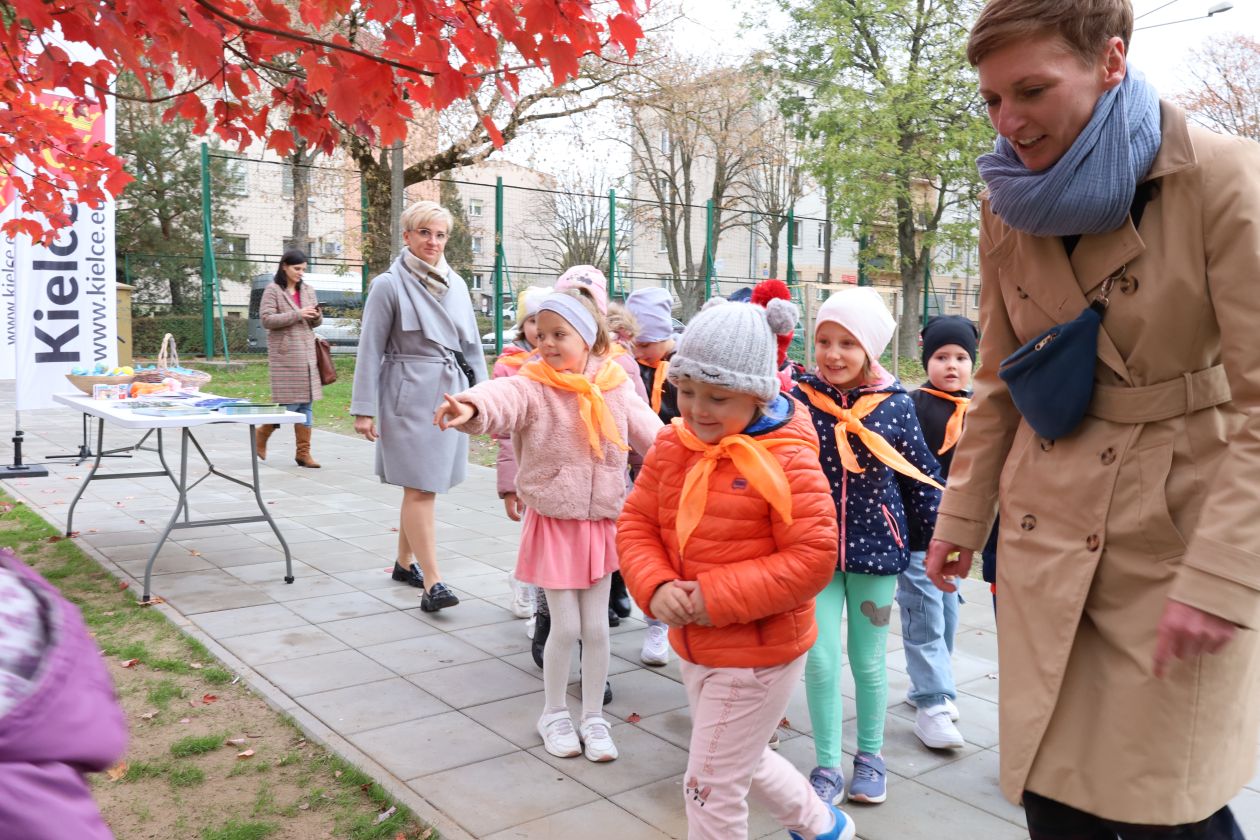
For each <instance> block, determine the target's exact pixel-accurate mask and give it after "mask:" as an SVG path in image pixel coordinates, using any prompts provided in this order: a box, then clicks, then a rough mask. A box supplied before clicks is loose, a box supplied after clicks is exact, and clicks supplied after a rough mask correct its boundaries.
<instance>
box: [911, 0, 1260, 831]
mask: <svg viewBox="0 0 1260 840" xmlns="http://www.w3.org/2000/svg"><path fill="white" fill-rule="evenodd" d="M1131 30H1132V9H1131V8H1130V6H1129V3H1128V2H1127V0H992V2H990V3H989V4H988V5H987V6H986V7H985V9H984V11H983V12H982V14H981V16H980V18H979V20H978V22H977V23H976V26H975V29H974V30H973V32H972V37H971V43H970V45H969V49H968V56H969V59H970V60H971V62H972V63H973V64H974V65H976V66H977V70H978V73H979V80H980V90H981V96H982V98H983V99H984V101H985V103H986V105H987V106H988V109H989V115H990V118H991V119H992V121H993V124H994V127H995V128H996V129H997V131H998V134H999V135H1000V139H999V142H998V149H997V152H995V155H993V156H990V155H986V156H985V157H984V158H981V172H982V174H984V175H985V178H986V181H988V184H989V190H988V192H987V193H986V195H985V197H984V201H983V204H982V211H981V221H980V252H981V257H980V266H981V275H982V283H983V285H982V291H981V316H980V318H981V328H982V332H983V336H982V340H981V345H980V355H981V357H982V359H983V362H984V364H983V367H982V368H981V369H980V373H979V375H978V377H977V388H976V397H975V400H974V402H973V404H972V410H971V412H970V416H969V417H968V420H967V428H966V433H965V434H964V436H963V439H962V441H961V442H960V443H959V446H958V451H957V454H956V456H955V459H954V464H953V469H952V471H951V473H950V480H949V486H948V488H947V490H946V492H945V494H944V497H943V499H942V502H941V507H940V516H939V518H938V520H937V526H936V531H935V539H934V541H933V543H932V545H931V547H930V549H929V552H928V560H927V565H928V571H929V574H930V575H932V576H933V578H934V580H935V581H936V583H937V585H938V586H939V587H941V588H942V589H946V590H952V589H953V586H952V585H951V584H949V583H948V582H947V581H946V580H945V576H946V575H956V574H961V575H966V574H967V572H968V570H969V568H970V563H971V554H972V551H973V550H979V549H980V548H981V547H982V546H983V545H984V542H985V537H986V535H987V533H988V529H989V526H990V523H991V522H992V520H993V517H994V513H995V510H996V509H997V508H999V507H1000V509H1001V521H1002V531H1001V535H1000V537H999V548H998V557H999V561H998V581H997V591H998V592H999V593H1000V600H1001V603H1000V605H999V607H998V641H999V660H1000V671H1001V695H1000V698H1001V703H1000V719H1001V727H1000V730H1001V785H1002V790H1003V792H1004V793H1005V795H1006V796H1007V797H1008V798H1009V799H1011V800H1012V801H1015V802H1019V801H1020V800H1021V799H1022V800H1023V802H1024V805H1025V810H1026V813H1027V816H1028V823H1029V831H1030V834H1031V835H1032V837H1033V838H1034V839H1035V840H1037V839H1038V838H1066V837H1072V838H1077V837H1080V838H1096V837H1097V838H1102V837H1107V838H1115V837H1121V838H1125V840H1130V838H1146V837H1154V836H1158V837H1161V838H1163V837H1177V838H1180V837H1186V838H1189V837H1196V838H1197V837H1202V838H1218V837H1219V838H1235V837H1241V836H1242V835H1241V832H1240V831H1239V830H1238V828H1237V826H1236V824H1235V823H1234V821H1233V817H1232V815H1231V814H1230V812H1229V810H1228V808H1227V803H1228V802H1229V801H1230V799H1231V798H1232V797H1233V796H1234V795H1235V794H1237V793H1238V791H1239V790H1240V789H1241V788H1242V786H1243V785H1244V784H1245V783H1246V782H1247V781H1248V780H1249V779H1250V778H1251V777H1252V776H1253V774H1254V772H1255V767H1256V765H1255V759H1256V744H1257V723H1258V712H1260V696H1258V694H1257V675H1258V674H1260V662H1258V661H1257V653H1258V651H1257V645H1256V634H1255V632H1254V631H1255V629H1256V628H1257V627H1260V492H1257V490H1258V489H1260V146H1257V144H1255V143H1252V142H1250V141H1246V140H1242V139H1239V138H1233V137H1224V136H1220V135H1216V134H1213V133H1211V132H1209V131H1206V130H1203V129H1200V128H1198V127H1195V126H1191V125H1188V124H1187V121H1186V118H1185V115H1184V114H1183V113H1182V112H1181V111H1180V110H1178V109H1177V108H1175V107H1174V106H1172V105H1169V104H1167V103H1162V102H1158V100H1157V97H1156V96H1155V94H1154V93H1153V92H1150V91H1146V90H1144V89H1143V88H1142V87H1141V86H1142V85H1144V84H1145V83H1144V82H1142V81H1140V76H1138V75H1136V74H1132V73H1131V68H1128V67H1127V63H1126V52H1127V46H1128V39H1129V35H1130V33H1131ZM1129 76H1132V79H1130V78H1129ZM1116 90H1127V91H1128V92H1127V94H1126V96H1125V98H1122V99H1117V100H1115V101H1116V102H1118V103H1119V104H1115V108H1114V110H1115V111H1116V113H1118V114H1119V113H1122V114H1124V115H1125V116H1126V119H1127V125H1122V126H1119V127H1116V126H1110V127H1108V126H1103V127H1102V133H1101V134H1099V135H1098V137H1099V138H1101V139H1099V141H1098V142H1099V143H1100V147H1101V143H1103V142H1104V141H1105V140H1106V139H1107V137H1108V134H1107V132H1108V130H1109V128H1110V129H1116V133H1115V134H1114V135H1110V137H1111V139H1115V138H1116V137H1119V138H1120V140H1121V141H1122V142H1121V144H1120V145H1118V146H1115V147H1113V151H1114V150H1115V149H1119V151H1120V152H1121V153H1122V154H1118V155H1117V156H1115V157H1113V158H1111V159H1109V160H1108V161H1105V162H1104V168H1103V169H1100V170H1093V171H1091V169H1090V167H1091V165H1093V164H1097V163H1099V161H1097V160H1095V161H1093V162H1092V163H1091V162H1090V161H1088V160H1085V161H1082V160H1081V156H1080V155H1079V152H1080V151H1081V148H1080V147H1081V144H1083V143H1087V142H1088V141H1089V138H1090V136H1091V135H1090V131H1088V130H1087V129H1089V128H1091V127H1097V126H1095V124H1094V120H1095V118H1096V117H1097V116H1098V115H1099V114H1101V113H1103V112H1104V111H1105V107H1104V106H1106V105H1107V104H1108V101H1109V100H1107V98H1106V97H1108V95H1109V94H1110V93H1112V92H1113V91H1116ZM1116 96H1117V97H1118V96H1119V93H1117V94H1116ZM1143 96H1149V101H1150V103H1151V104H1150V106H1149V107H1150V108H1152V109H1155V112H1154V113H1153V114H1148V113H1145V112H1142V110H1141V108H1140V107H1135V106H1134V103H1137V102H1140V101H1141V97H1143ZM1125 103H1128V104H1127V105H1126V104H1125ZM1113 104H1114V103H1113ZM1096 106H1097V107H1096ZM1122 109H1127V110H1122ZM1148 119H1149V121H1150V122H1149V124H1150V125H1151V126H1152V130H1151V131H1150V132H1149V137H1148V138H1147V139H1146V140H1145V141H1143V140H1140V139H1137V138H1139V136H1140V132H1139V131H1138V130H1137V129H1138V127H1139V126H1140V125H1141V124H1143V121H1145V120H1148ZM1144 144H1145V145H1144ZM1143 154H1145V155H1146V156H1147V160H1141V155H1143ZM1003 155H1005V156H1004V157H1003ZM994 158H1001V160H1000V161H998V163H999V164H1008V165H1006V166H1005V168H1003V166H1001V165H999V166H997V167H993V166H989V167H988V169H986V163H987V162H988V163H991V162H992V161H993V159H994ZM1013 160H1017V162H1018V164H1019V165H1020V166H1022V167H1023V168H1024V170H1025V171H1024V173H1020V172H1018V169H1019V166H1016V165H1015V163H1013V162H1012V161H1013ZM1135 161H1141V163H1142V168H1141V171H1138V169H1139V167H1136V166H1133V167H1132V171H1130V170H1128V169H1125V167H1126V166H1132V164H1133V163H1134V162H1135ZM1061 164H1062V165H1064V166H1069V165H1073V164H1079V166H1080V167H1081V173H1080V174H1082V175H1083V181H1075V180H1072V179H1071V178H1070V177H1069V179H1068V181H1067V182H1066V184H1064V183H1059V184H1057V185H1055V187H1054V189H1053V190H1052V191H1050V192H1047V193H1043V194H1041V195H1040V196H1038V195H1036V191H1035V186H1034V189H1033V191H1032V193H1033V199H1034V200H1033V202H1031V203H1030V202H1024V201H1022V199H1023V198H1025V196H1020V195H1014V196H1012V193H1011V191H1010V190H1009V188H1010V187H1011V180H1007V181H1005V182H1003V180H1002V178H1001V177H1000V176H1001V175H1009V174H1010V173H1012V172H1014V176H1012V177H1013V178H1014V177H1018V176H1019V175H1021V174H1024V175H1029V176H1030V180H1029V181H1025V182H1023V183H1024V184H1029V183H1031V184H1034V185H1037V184H1039V183H1044V182H1039V181H1038V180H1037V179H1038V178H1040V177H1041V176H1045V177H1054V176H1055V175H1056V174H1058V175H1062V174H1064V170H1063V168H1062V167H1061ZM995 169H996V170H997V174H996V175H995V174H994V173H995ZM1126 172H1128V173H1129V177H1128V179H1127V183H1126V180H1125V178H1123V177H1121V175H1123V174H1125V173H1126ZM1068 174H1069V175H1070V174H1071V173H1068ZM1135 185H1139V186H1141V185H1145V188H1144V189H1140V190H1138V191H1137V192H1141V193H1144V194H1145V195H1147V197H1148V200H1147V201H1146V202H1145V204H1144V205H1143V206H1138V205H1139V204H1141V203H1140V202H1139V203H1138V204H1133V205H1131V203H1130V202H1131V198H1132V197H1133V196H1134V195H1135V194H1136V193H1135V191H1134V186H1135ZM1100 188H1101V190H1102V191H1103V192H1104V193H1105V192H1106V191H1107V190H1110V191H1111V192H1112V193H1113V194H1112V195H1110V196H1107V195H1104V196H1103V198H1104V199H1107V200H1108V201H1110V202H1111V204H1112V209H1113V211H1114V209H1116V207H1115V205H1116V204H1117V203H1118V209H1119V214H1118V215H1116V214H1115V213H1114V212H1112V213H1111V215H1110V216H1109V217H1108V216H1107V215H1106V214H1101V215H1100V216H1099V217H1098V218H1093V219H1092V220H1089V221H1087V219H1088V218H1089V216H1090V213H1091V211H1092V209H1093V207H1094V205H1093V204H1092V203H1091V202H1092V200H1093V199H1094V198H1097V195H1096V193H1097V192H1098V191H1099V189H1100ZM1091 190H1092V191H1093V193H1094V194H1093V195H1091V194H1090V193H1091ZM1002 202H1005V203H1004V204H1002ZM999 204H1002V209H1001V210H999V209H997V208H998V206H999ZM1033 204H1036V205H1037V206H1032V205H1033ZM1042 205H1046V206H1042ZM1135 217H1136V219H1137V221H1136V224H1135ZM1082 234H1083V235H1082ZM1108 278H1110V282H1105V281H1108ZM1108 286H1109V287H1110V295H1109V301H1110V303H1109V306H1108V308H1107V310H1106V314H1105V316H1104V318H1103V321H1102V332H1101V333H1100V335H1099V339H1098V348H1097V349H1098V352H1097V357H1096V360H1095V361H1096V368H1095V373H1094V380H1095V385H1094V391H1093V396H1092V401H1091V402H1090V405H1089V408H1088V410H1087V413H1086V416H1085V417H1084V419H1083V420H1082V421H1081V422H1080V424H1079V425H1078V426H1077V427H1076V428H1075V430H1074V431H1072V432H1071V433H1069V434H1066V435H1062V436H1061V437H1060V438H1059V439H1057V440H1047V439H1044V438H1042V437H1039V436H1038V435H1037V434H1036V433H1035V432H1034V431H1033V429H1032V428H1031V426H1030V425H1029V423H1028V422H1027V420H1025V419H1024V418H1022V417H1021V415H1020V413H1019V411H1018V410H1017V409H1016V407H1015V405H1014V403H1013V401H1012V398H1011V396H1010V393H1009V391H1008V390H1007V388H1006V386H1005V385H1004V383H1003V382H1002V380H1001V379H999V378H998V367H999V364H1000V362H1001V361H1002V360H1003V359H1005V358H1006V357H1007V356H1009V355H1010V354H1011V353H1013V352H1014V351H1015V350H1016V349H1018V348H1019V347H1020V346H1021V345H1023V344H1024V343H1025V342H1028V341H1030V340H1031V339H1034V338H1036V337H1037V336H1039V335H1040V334H1041V333H1042V332H1044V331H1045V330H1047V329H1049V328H1050V327H1052V326H1054V325H1055V324H1061V323H1064V322H1067V321H1070V320H1072V319H1073V318H1075V317H1076V316H1077V315H1079V314H1080V313H1081V311H1082V310H1083V309H1084V308H1085V306H1086V305H1087V303H1088V302H1089V301H1092V300H1093V299H1094V298H1096V297H1097V296H1098V295H1099V294H1100V293H1101V292H1102V291H1103V289H1104V287H1108ZM954 551H960V554H959V555H958V557H957V559H951V558H950V554H951V553H952V552H954ZM1153 826H1162V827H1167V826H1178V827H1179V828H1176V829H1173V830H1171V831H1170V830H1169V829H1167V828H1163V829H1154V828H1152V827H1153Z"/></svg>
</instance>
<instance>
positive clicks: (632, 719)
mask: <svg viewBox="0 0 1260 840" xmlns="http://www.w3.org/2000/svg"><path fill="white" fill-rule="evenodd" d="M641 720H643V718H642V717H640V716H639V713H638V712H631V713H630V716H629V717H627V718H626V723H638V722H639V721H641Z"/></svg>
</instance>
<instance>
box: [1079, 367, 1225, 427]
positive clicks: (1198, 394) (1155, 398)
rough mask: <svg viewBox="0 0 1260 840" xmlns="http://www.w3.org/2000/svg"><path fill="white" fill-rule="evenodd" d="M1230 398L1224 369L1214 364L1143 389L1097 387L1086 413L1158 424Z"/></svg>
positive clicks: (1112, 386) (1121, 420)
mask: <svg viewBox="0 0 1260 840" xmlns="http://www.w3.org/2000/svg"><path fill="white" fill-rule="evenodd" d="M1230 399H1231V397H1230V393H1229V380H1228V379H1226V377H1225V368H1224V366H1223V365H1214V366H1212V367H1210V368H1205V369H1203V370H1198V371H1195V372H1194V373H1183V374H1182V375H1181V376H1180V377H1179V378H1177V379H1169V380H1167V381H1166V382H1158V383H1156V384H1154V385H1143V386H1142V387H1140V388H1126V387H1123V386H1116V385H1102V384H1096V385H1095V386H1094V398H1093V400H1092V401H1091V402H1090V404H1089V408H1088V409H1087V410H1086V413H1088V414H1089V415H1091V416H1093V417H1097V418H1098V419H1100V420H1108V421H1110V422H1112V423H1130V424H1138V423H1155V422H1158V421H1160V420H1170V419H1172V418H1173V417H1178V416H1180V415H1183V414H1193V413H1195V412H1196V411H1202V410H1203V409H1205V408H1212V407H1214V406H1218V405H1221V404H1222V403H1227V402H1229V401H1230Z"/></svg>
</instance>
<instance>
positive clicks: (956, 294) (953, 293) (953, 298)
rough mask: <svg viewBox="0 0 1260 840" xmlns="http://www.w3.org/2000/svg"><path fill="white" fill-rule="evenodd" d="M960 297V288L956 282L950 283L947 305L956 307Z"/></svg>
mask: <svg viewBox="0 0 1260 840" xmlns="http://www.w3.org/2000/svg"><path fill="white" fill-rule="evenodd" d="M961 297H962V289H961V288H960V287H959V285H958V284H957V283H953V284H951V285H950V287H949V305H950V306H952V307H955V308H956V307H957V306H958V304H959V298H961Z"/></svg>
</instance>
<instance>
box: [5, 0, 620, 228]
mask: <svg viewBox="0 0 1260 840" xmlns="http://www.w3.org/2000/svg"><path fill="white" fill-rule="evenodd" d="M639 14H640V9H639V6H638V2H637V0H615V2H596V3H559V4H556V3H550V2H526V3H519V2H515V0H476V2H467V0H414V2H411V3H408V4H399V3H397V2H395V0H291V2H288V3H279V2H275V0H193V2H189V3H172V2H169V1H168V0H110V2H109V3H108V4H105V5H101V4H98V3H49V2H45V0H8V2H6V3H5V5H4V7H3V10H2V11H0V47H3V49H4V52H5V55H6V56H7V60H6V61H4V62H0V105H2V106H3V107H0V171H3V172H4V173H5V175H6V176H7V179H8V184H9V185H11V187H12V188H13V189H15V190H16V192H17V194H18V196H19V198H20V199H21V204H22V206H23V208H24V210H23V213H22V215H21V216H19V217H18V218H15V219H12V220H10V221H9V222H7V223H6V224H5V230H6V231H7V232H8V233H11V234H17V233H26V234H29V235H31V236H36V237H41V238H43V239H44V240H45V241H52V239H53V238H54V237H55V235H56V231H57V230H58V229H59V228H61V227H64V226H65V225H67V224H68V223H69V213H68V208H67V202H72V203H77V202H95V201H100V200H103V199H104V197H105V194H106V193H107V192H108V193H112V194H114V195H117V194H118V193H119V192H120V191H121V190H122V188H123V187H124V186H125V185H126V184H127V182H128V181H129V180H130V178H129V176H128V175H127V173H126V172H124V171H123V166H122V160H121V159H120V158H119V157H118V156H116V155H115V154H114V152H113V150H111V149H110V148H108V147H105V146H104V145H103V144H102V145H99V146H98V145H97V144H94V143H93V142H92V141H91V138H90V135H88V136H85V134H84V132H83V130H82V128H81V127H78V126H76V123H79V122H81V120H79V119H78V116H79V115H80V113H81V112H83V111H84V110H86V109H88V108H90V107H92V106H96V105H100V106H102V107H103V106H104V104H105V96H106V94H107V92H108V91H109V87H110V84H111V81H112V79H113V77H114V76H116V75H117V74H118V73H119V72H120V71H121V70H123V69H126V70H129V71H131V72H132V73H134V74H135V75H136V77H137V79H138V81H139V83H140V86H141V89H142V91H143V93H142V94H141V96H140V97H138V98H140V99H144V100H146V101H153V102H156V101H164V102H165V103H166V104H167V105H168V106H169V107H168V108H167V110H166V112H165V114H164V118H165V119H172V118H174V117H176V116H179V117H183V118H185V119H188V120H190V121H192V123H193V130H194V131H195V132H196V133H197V134H205V133H207V132H208V131H210V130H211V129H213V130H214V132H215V133H216V134H218V136H219V137H220V138H221V139H222V140H223V141H225V142H229V143H235V144H237V145H238V147H239V148H241V149H244V148H246V147H247V146H248V145H249V144H250V143H251V142H252V141H254V140H255V139H262V140H265V142H266V145H267V147H268V148H269V149H271V150H273V151H275V152H276V153H277V154H279V155H281V156H283V155H287V154H289V153H291V152H292V151H293V150H294V148H295V146H296V141H295V136H297V137H302V138H305V139H306V141H308V142H309V143H310V144H311V146H312V147H315V148H318V149H319V150H320V151H322V152H324V153H325V154H328V153H331V152H332V151H333V150H334V149H335V148H336V147H337V145H338V143H339V142H340V141H341V139H342V134H343V133H344V132H349V133H352V134H353V135H355V136H357V137H363V138H369V139H370V140H371V141H372V142H373V143H376V144H377V145H378V146H380V147H386V146H388V145H390V144H391V143H393V142H394V141H395V140H401V139H403V138H404V137H405V136H406V123H407V120H408V119H410V118H412V117H413V116H414V114H415V111H414V109H415V108H421V109H428V110H431V111H441V110H442V109H444V108H447V107H449V106H450V105H451V104H452V103H454V102H457V101H463V102H468V103H469V107H470V108H473V109H474V111H476V110H477V109H480V113H478V114H477V116H478V119H479V121H480V122H481V124H482V126H483V128H484V130H485V132H486V133H487V135H488V136H489V138H490V140H491V142H492V144H493V145H502V143H503V142H504V141H505V139H506V138H505V136H504V135H503V133H502V131H501V129H500V126H499V125H498V124H497V123H496V114H497V112H496V111H491V110H486V109H484V108H482V107H481V106H480V104H477V105H474V104H473V103H480V102H481V101H482V100H481V99H479V98H478V95H479V93H480V92H481V91H482V89H483V88H490V89H492V90H494V91H495V93H496V94H497V95H499V96H501V97H502V98H503V99H504V101H505V102H508V101H516V102H518V104H519V101H520V100H519V99H518V97H521V92H520V82H521V74H522V73H523V72H526V71H527V70H528V69H530V68H538V69H541V68H545V69H546V71H547V72H548V73H549V75H550V78H551V81H552V83H553V86H555V87H559V86H561V85H563V84H564V83H565V82H567V81H568V80H570V79H572V78H574V77H576V76H578V75H579V72H580V62H581V60H582V58H583V56H599V55H602V54H604V53H605V52H609V53H612V52H618V53H619V54H622V55H624V56H626V57H629V58H633V55H634V52H635V48H636V46H637V42H638V40H639V39H640V38H641V37H642V34H643V33H642V30H641V29H640V28H639V24H638V23H637V19H638V17H639ZM360 36H362V37H360ZM89 50H94V51H96V54H95V55H93V56H92V57H90V58H87V60H86V61H84V60H81V59H80V58H78V57H77V56H83V55H85V53H87V52H88V51H89ZM290 61H291V62H295V63H296V64H297V65H298V66H299V67H300V68H301V71H300V72H294V73H289V74H285V73H280V74H277V73H274V72H273V71H274V68H277V67H283V66H285V65H286V64H287V63H288V62H290ZM89 62H90V63H89ZM174 80H179V88H178V89H177V90H173V91H171V92H170V93H169V94H168V93H166V92H165V91H164V90H159V89H158V88H161V87H162V86H163V85H167V86H173V85H174V84H175V82H174ZM57 88H64V89H67V90H69V91H70V93H71V95H72V96H73V97H74V103H73V105H72V107H70V108H69V109H58V108H56V107H53V106H51V105H50V104H49V102H48V99H47V96H48V95H49V94H51V93H52V92H53V91H54V90H55V89H57ZM210 93H213V96H208V95H207V94H210ZM259 94H262V95H259ZM273 110H275V111H277V112H278V113H280V114H282V115H283V117H284V119H283V121H282V122H283V125H281V126H273V125H272V124H271V122H270V121H269V116H270V114H271V112H272V111H273ZM513 110H515V107H513ZM50 146H53V147H57V148H59V149H60V151H61V155H60V158H61V160H62V161H69V162H70V163H68V164H65V165H62V164H59V163H58V162H57V161H54V160H46V159H45V156H44V154H43V153H44V151H45V150H46V149H47V148H49V147H50ZM456 154H458V151H456ZM448 168H449V167H448ZM439 171H441V170H439ZM433 174H436V173H433V172H430V173H428V174H427V175H426V176H425V177H426V178H429V177H432V176H433ZM417 180H424V178H419V179H417Z"/></svg>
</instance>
